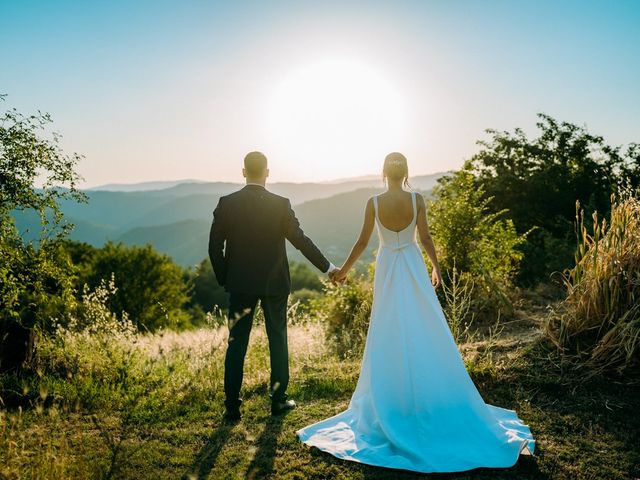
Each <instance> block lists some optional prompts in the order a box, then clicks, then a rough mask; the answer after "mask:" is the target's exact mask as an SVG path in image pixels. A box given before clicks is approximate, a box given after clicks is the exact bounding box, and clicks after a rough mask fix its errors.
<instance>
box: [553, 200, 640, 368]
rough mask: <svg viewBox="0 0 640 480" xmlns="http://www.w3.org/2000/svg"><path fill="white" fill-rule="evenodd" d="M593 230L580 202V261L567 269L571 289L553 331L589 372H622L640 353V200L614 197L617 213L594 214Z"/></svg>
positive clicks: (572, 357) (563, 347) (556, 340)
mask: <svg viewBox="0 0 640 480" xmlns="http://www.w3.org/2000/svg"><path fill="white" fill-rule="evenodd" d="M593 223H594V225H593V233H591V234H590V233H588V232H587V228H586V227H585V225H584V212H583V211H582V210H581V209H580V205H579V203H577V204H576V233H577V237H578V248H577V251H576V265H575V267H574V268H572V269H569V270H565V272H564V273H563V277H562V278H563V282H564V284H565V286H566V288H567V298H566V300H565V301H564V305H563V307H564V308H563V311H562V313H561V314H560V315H557V316H554V317H552V318H550V320H549V322H548V323H547V329H546V330H547V333H548V334H549V336H550V338H551V339H552V340H553V342H554V343H555V344H556V346H557V347H558V348H560V349H561V350H562V352H563V353H564V355H565V358H568V359H569V360H571V361H572V363H574V365H575V366H576V367H577V368H582V367H586V369H585V371H586V372H588V373H586V376H593V375H595V374H598V373H601V372H603V371H604V370H609V369H616V370H617V371H619V372H622V371H624V370H626V369H628V367H631V366H632V365H635V364H636V363H637V360H638V356H639V355H638V353H639V352H640V348H639V344H640V201H639V200H638V198H635V197H634V196H632V195H629V194H626V195H625V196H624V197H623V198H621V199H620V200H617V199H616V197H615V195H612V196H611V217H610V220H609V222H607V220H606V219H603V220H602V221H599V220H598V216H597V213H594V215H593Z"/></svg>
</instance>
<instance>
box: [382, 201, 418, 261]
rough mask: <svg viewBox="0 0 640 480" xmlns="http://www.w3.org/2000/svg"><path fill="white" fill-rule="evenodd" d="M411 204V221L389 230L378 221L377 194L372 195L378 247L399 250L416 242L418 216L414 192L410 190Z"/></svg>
mask: <svg viewBox="0 0 640 480" xmlns="http://www.w3.org/2000/svg"><path fill="white" fill-rule="evenodd" d="M411 205H412V208H413V218H412V219H411V222H410V223H409V225H407V226H406V227H405V228H403V229H402V230H400V231H398V232H396V231H394V230H389V229H388V228H387V227H385V226H384V225H383V224H382V222H381V221H380V217H379V216H378V195H375V196H374V197H373V209H374V211H375V217H376V226H377V229H378V238H379V240H380V248H388V249H392V250H401V249H403V248H405V247H407V246H410V245H414V244H415V243H416V220H417V218H418V215H417V208H416V192H411Z"/></svg>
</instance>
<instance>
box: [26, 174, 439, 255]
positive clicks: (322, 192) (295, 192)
mask: <svg viewBox="0 0 640 480" xmlns="http://www.w3.org/2000/svg"><path fill="white" fill-rule="evenodd" d="M443 175H445V173H444V172H442V173H436V174H432V175H423V176H417V177H413V178H412V179H411V182H412V186H413V187H414V188H415V189H416V190H418V191H421V192H423V193H425V194H427V195H428V192H429V191H430V189H431V188H432V187H433V186H434V185H435V184H436V181H437V179H438V178H439V177H441V176H443ZM156 186H157V187H159V188H155V189H154V188H153V187H156ZM165 186H166V185H165V184H164V183H163V182H147V183H144V184H140V186H139V188H141V190H133V189H134V188H136V185H131V186H107V187H109V188H116V187H117V188H120V189H119V190H96V189H91V190H87V191H85V193H86V194H87V196H88V197H89V201H88V202H87V203H84V204H78V203H75V202H71V201H64V202H63V203H62V210H63V212H64V214H65V219H66V220H67V221H69V222H71V223H73V224H74V225H75V228H74V230H73V232H72V233H71V238H72V239H73V240H77V241H81V242H87V243H89V244H91V245H94V246H102V245H103V244H104V243H105V242H106V241H108V240H112V241H115V242H123V243H125V244H127V245H143V244H146V243H150V244H151V245H153V246H154V247H156V248H157V249H158V250H159V251H161V252H163V253H166V254H168V255H170V256H171V257H172V258H173V259H174V260H175V261H176V262H177V263H179V264H181V265H183V266H190V265H194V264H196V263H198V262H200V261H201V260H202V259H203V258H205V257H206V255H207V244H208V237H209V228H210V226H211V219H212V212H213V209H214V208H215V206H216V204H217V203H218V199H219V198H220V196H222V195H226V194H228V193H231V192H233V191H236V190H238V189H239V188H242V185H240V184H234V183H225V182H213V183H205V182H189V183H180V184H170V185H169V186H168V187H166V188H161V187H165ZM268 188H269V190H271V191H272V192H274V193H277V194H279V195H283V196H286V197H288V198H290V199H291V202H292V204H293V205H294V208H295V211H296V214H297V216H298V218H299V219H300V223H301V225H302V227H303V229H304V230H305V233H307V235H308V236H309V237H311V238H312V239H313V240H314V241H315V242H316V243H317V245H318V246H319V247H320V248H321V249H322V250H323V251H324V252H325V253H326V254H327V255H328V256H329V257H331V259H332V260H333V261H334V263H336V262H341V261H343V260H344V259H345V258H346V256H347V255H348V253H349V249H350V248H351V246H352V244H353V242H354V241H355V239H356V237H357V235H358V233H359V231H360V226H361V222H362V215H363V211H364V205H365V203H366V200H367V199H368V198H369V197H370V196H371V195H373V194H375V193H378V192H380V191H382V182H381V181H380V179H375V178H370V177H364V178H359V179H352V180H345V181H340V182H335V183H334V182H332V183H300V184H296V183H274V184H269V185H268ZM14 217H15V219H16V224H17V225H18V228H19V229H20V231H21V232H22V233H23V236H24V238H26V239H27V240H30V239H34V238H37V228H38V219H37V216H35V215H34V214H33V213H29V212H14ZM376 243H377V241H376V240H373V241H372V242H371V247H370V248H369V249H368V250H367V252H366V254H365V256H364V257H363V259H364V260H371V259H372V258H373V255H372V252H373V249H374V248H375V246H376V245H375V244H376ZM290 256H291V258H292V259H295V260H304V259H303V257H302V256H301V255H300V253H299V252H298V251H297V250H295V249H294V248H291V250H290Z"/></svg>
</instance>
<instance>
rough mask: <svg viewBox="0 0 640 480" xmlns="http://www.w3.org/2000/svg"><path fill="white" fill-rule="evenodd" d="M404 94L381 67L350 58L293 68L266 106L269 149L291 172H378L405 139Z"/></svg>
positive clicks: (311, 175) (322, 175) (297, 174)
mask: <svg viewBox="0 0 640 480" xmlns="http://www.w3.org/2000/svg"><path fill="white" fill-rule="evenodd" d="M406 123H407V122H406V112H405V105H404V102H403V98H402V96H401V95H400V93H399V92H398V91H397V90H396V89H395V88H394V86H393V85H392V84H391V83H390V82H389V81H388V79H387V78H386V77H385V76H384V75H383V74H382V73H381V72H379V71H376V70H374V69H372V68H369V67H368V66H365V65H363V64H359V63H357V62H353V61H348V60H338V59H330V60H323V61H318V62H315V63H311V64H308V65H306V66H303V67H300V68H297V69H295V70H293V71H291V72H290V73H289V74H288V75H287V76H286V77H285V78H284V80H283V81H282V82H281V83H280V84H279V85H278V87H277V88H276V89H275V92H274V94H273V96H272V98H271V101H270V103H269V105H268V107H267V119H266V125H267V130H268V134H267V138H268V139H269V142H271V145H269V147H270V151H269V153H270V155H271V157H272V158H273V159H274V160H275V161H277V162H278V163H280V164H281V168H283V167H284V168H286V169H287V177H289V178H302V177H305V178H316V179H318V180H326V179H329V178H336V177H340V176H342V177H347V176H356V175H363V174H370V173H377V172H378V171H379V170H381V168H382V160H383V158H384V156H385V155H386V154H387V153H388V152H390V151H393V150H401V149H402V148H403V147H404V146H405V145H406V138H407V132H406V127H407V126H406Z"/></svg>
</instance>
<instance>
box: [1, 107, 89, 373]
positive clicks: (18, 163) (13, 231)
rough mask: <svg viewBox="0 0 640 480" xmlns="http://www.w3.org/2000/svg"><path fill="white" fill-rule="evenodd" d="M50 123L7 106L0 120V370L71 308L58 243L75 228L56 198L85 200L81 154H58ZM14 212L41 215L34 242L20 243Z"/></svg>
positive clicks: (18, 362) (16, 363)
mask: <svg viewBox="0 0 640 480" xmlns="http://www.w3.org/2000/svg"><path fill="white" fill-rule="evenodd" d="M3 99H4V96H0V100H3ZM50 123H51V118H50V116H49V115H48V114H42V113H40V112H38V113H37V114H36V115H31V116H24V115H22V114H20V113H19V112H17V111H16V110H15V109H12V110H9V111H7V112H5V113H4V115H2V116H1V117H0V258H2V263H1V264H0V370H7V369H12V368H20V367H21V366H22V365H23V364H24V361H25V360H27V359H28V358H29V356H30V355H31V353H32V351H33V345H34V333H35V331H36V330H38V329H40V330H47V329H48V328H49V327H50V326H51V318H52V317H54V316H58V315H62V314H63V313H64V311H65V310H67V309H68V308H71V307H72V306H73V299H74V297H73V292H72V289H71V281H70V278H69V275H68V271H69V263H68V257H67V256H66V255H63V254H62V253H61V251H60V246H59V244H58V243H57V240H59V239H60V238H63V237H64V236H66V234H67V233H68V231H69V229H70V228H71V227H72V225H71V224H64V223H63V216H62V212H61V210H60V207H59V201H60V200H61V199H63V198H71V199H75V200H77V201H82V200H84V199H85V196H84V194H82V193H81V192H79V191H78V190H77V189H76V183H77V181H78V180H79V178H80V177H79V175H78V174H77V173H76V172H75V170H74V168H75V166H76V164H77V163H78V162H79V161H80V159H81V157H80V156H79V155H77V154H73V155H66V154H64V153H63V151H62V150H61V148H60V146H59V141H60V135H59V134H57V133H55V132H54V133H52V134H51V135H50V138H47V137H46V136H45V135H44V134H45V132H46V129H47V126H48V124H50ZM37 182H41V187H40V188H38V187H37V186H36V183H37ZM16 210H33V211H35V212H37V214H38V215H39V217H40V231H39V235H38V240H37V241H36V242H30V243H25V242H24V241H23V240H22V238H21V236H20V234H19V232H18V231H17V228H16V225H15V222H14V220H13V217H12V213H13V212H14V211H16Z"/></svg>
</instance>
